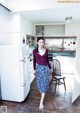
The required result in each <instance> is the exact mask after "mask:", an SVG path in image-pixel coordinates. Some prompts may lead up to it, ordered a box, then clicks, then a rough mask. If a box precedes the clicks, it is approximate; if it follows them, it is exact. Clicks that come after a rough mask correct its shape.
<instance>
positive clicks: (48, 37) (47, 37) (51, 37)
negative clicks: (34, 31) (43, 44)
mask: <svg viewBox="0 0 80 113" xmlns="http://www.w3.org/2000/svg"><path fill="white" fill-rule="evenodd" d="M44 38H46V39H53V38H54V39H55V38H61V39H62V38H77V37H76V36H44Z"/></svg>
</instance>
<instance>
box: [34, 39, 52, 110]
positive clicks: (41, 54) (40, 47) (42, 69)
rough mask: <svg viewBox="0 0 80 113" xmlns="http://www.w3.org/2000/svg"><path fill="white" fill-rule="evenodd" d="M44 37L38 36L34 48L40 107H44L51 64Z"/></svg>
mask: <svg viewBox="0 0 80 113" xmlns="http://www.w3.org/2000/svg"><path fill="white" fill-rule="evenodd" d="M44 45H45V41H44V38H43V37H38V38H37V48H36V49H34V50H33V67H34V74H35V78H36V87H37V89H38V90H39V92H40V93H41V100H40V105H39V109H43V108H44V105H43V101H44V97H45V93H46V91H47V89H48V87H49V80H50V70H51V72H52V69H51V66H50V64H49V60H48V50H47V49H46V48H45V46H44Z"/></svg>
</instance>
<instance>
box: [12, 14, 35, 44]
mask: <svg viewBox="0 0 80 113" xmlns="http://www.w3.org/2000/svg"><path fill="white" fill-rule="evenodd" d="M11 34H12V43H13V44H22V40H23V39H26V35H27V34H28V35H33V24H32V22H30V21H29V20H27V19H26V18H25V17H23V16H22V15H19V14H16V13H12V21H11Z"/></svg>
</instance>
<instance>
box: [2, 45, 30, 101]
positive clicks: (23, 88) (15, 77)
mask: <svg viewBox="0 0 80 113" xmlns="http://www.w3.org/2000/svg"><path fill="white" fill-rule="evenodd" d="M22 52H23V51H22ZM22 55H23V54H22ZM23 57H24V55H23ZM20 60H22V59H20V47H19V46H8V45H7V46H0V74H1V91H2V92H1V93H2V100H8V101H16V102H21V101H24V99H25V98H26V97H27V94H28V93H29V90H30V83H29V78H28V77H29V76H28V73H27V72H28V69H27V65H28V64H27V63H28V62H24V61H20Z"/></svg>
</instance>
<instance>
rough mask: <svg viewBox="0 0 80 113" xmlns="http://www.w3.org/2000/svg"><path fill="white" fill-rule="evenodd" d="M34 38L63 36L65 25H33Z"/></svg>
mask: <svg viewBox="0 0 80 113" xmlns="http://www.w3.org/2000/svg"><path fill="white" fill-rule="evenodd" d="M35 35H36V36H56V35H65V25H35Z"/></svg>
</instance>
